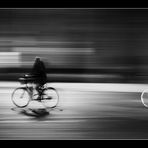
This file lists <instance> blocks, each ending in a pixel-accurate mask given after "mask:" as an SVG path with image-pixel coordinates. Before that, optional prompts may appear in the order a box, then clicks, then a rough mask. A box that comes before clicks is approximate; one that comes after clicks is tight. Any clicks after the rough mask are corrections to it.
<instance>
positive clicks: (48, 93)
mask: <svg viewBox="0 0 148 148" xmlns="http://www.w3.org/2000/svg"><path fill="white" fill-rule="evenodd" d="M58 102H59V95H58V92H57V91H56V89H55V88H52V87H48V88H46V89H44V90H43V94H42V103H43V104H44V106H45V107H47V108H48V107H49V108H54V107H56V106H57V104H58Z"/></svg>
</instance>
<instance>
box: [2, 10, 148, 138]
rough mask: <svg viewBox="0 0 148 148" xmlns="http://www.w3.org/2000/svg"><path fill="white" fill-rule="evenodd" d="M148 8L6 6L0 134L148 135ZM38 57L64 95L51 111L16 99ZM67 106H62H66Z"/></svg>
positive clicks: (132, 136) (95, 136) (52, 84)
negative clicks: (144, 99)
mask: <svg viewBox="0 0 148 148" xmlns="http://www.w3.org/2000/svg"><path fill="white" fill-rule="evenodd" d="M147 18H148V9H0V139H108V138H109V139H119V138H123V139H124V138H127V139H130V138H137V139H138V138H139V139H143V138H148V110H147V109H146V108H145V107H144V106H143V104H142V103H141V101H140V95H141V93H142V91H143V90H145V89H147V88H148V85H147V82H148V50H147V48H148V19H147ZM36 56H39V57H41V59H42V61H43V62H44V63H45V66H46V70H47V71H46V72H47V81H48V85H49V86H50V85H51V86H53V87H55V88H56V89H57V90H58V92H59V95H60V103H59V108H57V109H54V110H49V114H45V115H42V116H35V115H31V114H29V113H28V112H27V113H28V114H26V111H30V110H29V108H35V109H37V108H43V106H42V104H41V103H39V102H36V101H32V102H31V103H30V104H29V106H28V107H27V108H25V109H19V108H15V107H14V105H13V104H12V102H11V94H12V92H13V90H14V89H15V88H16V87H18V86H20V83H19V82H18V78H19V77H21V76H23V75H24V74H26V73H27V74H28V73H30V71H31V68H32V66H33V63H34V59H35V57H36ZM61 109H63V111H61Z"/></svg>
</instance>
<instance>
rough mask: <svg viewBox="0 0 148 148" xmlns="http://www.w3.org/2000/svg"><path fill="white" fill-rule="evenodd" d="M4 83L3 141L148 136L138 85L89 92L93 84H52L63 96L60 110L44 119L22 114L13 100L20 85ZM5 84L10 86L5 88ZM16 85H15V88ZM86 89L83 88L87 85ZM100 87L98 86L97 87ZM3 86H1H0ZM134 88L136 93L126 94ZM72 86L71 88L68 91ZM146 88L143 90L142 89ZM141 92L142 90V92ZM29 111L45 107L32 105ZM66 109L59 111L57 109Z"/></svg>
mask: <svg viewBox="0 0 148 148" xmlns="http://www.w3.org/2000/svg"><path fill="white" fill-rule="evenodd" d="M3 83H5V88H1V89H0V96H1V98H0V113H1V114H0V139H140V138H142V139H144V138H147V137H148V132H147V131H148V126H147V121H148V116H147V114H148V110H147V109H146V108H144V107H143V105H142V103H141V100H140V94H141V92H138V93H137V92H136V90H138V89H139V90H140V89H141V86H143V85H139V84H119V85H120V86H122V87H119V88H117V87H118V84H114V86H115V87H116V88H117V90H120V91H118V92H116V91H112V92H111V91H110V86H111V84H107V85H108V88H106V87H104V91H101V90H100V88H101V86H103V85H105V84H100V87H96V88H95V89H94V90H92V89H91V90H90V91H88V88H91V87H92V85H91V84H77V85H75V84H72V83H68V84H64V83H57V84H56V83H55V84H54V83H53V84H50V86H54V87H55V88H56V89H57V90H58V92H59V95H60V103H59V105H58V108H57V109H54V110H51V111H50V114H47V115H43V116H40V117H38V116H31V115H30V116H29V115H25V114H23V112H22V111H23V109H18V108H16V110H15V111H14V110H11V109H12V108H15V106H14V105H13V104H12V102H11V100H10V97H11V93H12V91H13V90H14V88H15V87H17V86H18V83H14V82H13V83H9V84H8V83H7V82H3ZM6 84H8V85H7V86H6ZM13 85H14V86H13ZM86 85H87V87H85V88H83V87H82V86H86ZM94 85H95V86H97V84H94ZM1 86H2V83H1ZM129 86H131V87H133V88H134V89H133V90H135V92H130V91H128V92H126V91H125V90H128V87H129ZM68 87H69V89H67V88H68ZM145 87H148V85H146V86H145ZM143 88H144V87H143ZM141 90H142V89H141ZM28 108H37V109H39V108H43V106H42V104H41V103H38V102H31V103H30V104H29V106H28V107H27V108H25V109H28ZM60 108H61V109H63V111H60V110H58V109H60Z"/></svg>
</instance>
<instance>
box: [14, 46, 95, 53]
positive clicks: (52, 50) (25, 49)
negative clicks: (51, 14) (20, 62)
mask: <svg viewBox="0 0 148 148" xmlns="http://www.w3.org/2000/svg"><path fill="white" fill-rule="evenodd" d="M13 51H15V52H23V53H32V52H35V53H54V54H56V53H57V54H62V53H63V54H69V53H82V54H84V53H91V52H93V48H39V47H32V48H31V47H20V48H16V47H15V48H13Z"/></svg>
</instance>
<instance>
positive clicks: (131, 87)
mask: <svg viewBox="0 0 148 148" xmlns="http://www.w3.org/2000/svg"><path fill="white" fill-rule="evenodd" d="M47 85H48V86H52V87H55V88H57V89H59V90H73V91H110V92H142V91H143V90H145V89H148V84H122V83H48V84H47ZM20 86H22V85H21V84H20V83H19V82H0V88H6V89H8V88H12V89H13V88H16V87H20ZM6 91H7V90H6ZM8 91H9V92H10V90H8ZM2 92H4V90H2Z"/></svg>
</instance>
